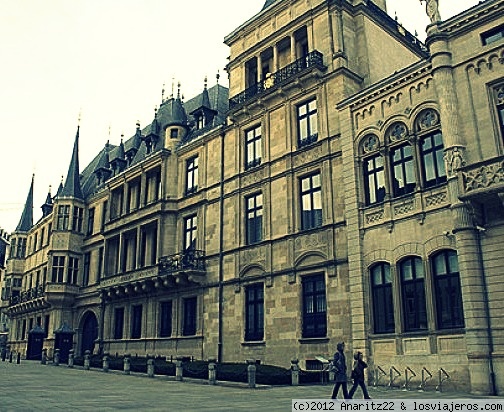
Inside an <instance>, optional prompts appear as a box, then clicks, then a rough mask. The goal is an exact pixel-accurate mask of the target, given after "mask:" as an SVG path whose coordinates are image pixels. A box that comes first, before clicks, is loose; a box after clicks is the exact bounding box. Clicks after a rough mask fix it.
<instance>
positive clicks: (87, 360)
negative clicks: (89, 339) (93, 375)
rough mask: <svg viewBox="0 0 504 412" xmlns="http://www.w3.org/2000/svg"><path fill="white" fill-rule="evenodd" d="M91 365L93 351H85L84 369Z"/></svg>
mask: <svg viewBox="0 0 504 412" xmlns="http://www.w3.org/2000/svg"><path fill="white" fill-rule="evenodd" d="M90 366H91V352H90V351H88V350H87V351H85V352H84V370H87V371H88V370H89V368H90Z"/></svg>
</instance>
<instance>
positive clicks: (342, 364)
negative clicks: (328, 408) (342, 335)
mask: <svg viewBox="0 0 504 412" xmlns="http://www.w3.org/2000/svg"><path fill="white" fill-rule="evenodd" d="M344 351H345V343H344V342H339V343H338V344H337V345H336V353H335V354H334V358H333V360H332V370H333V372H334V380H335V384H334V388H333V392H332V399H336V398H337V396H338V392H339V388H340V386H341V388H342V390H343V397H344V398H345V399H349V398H350V397H349V395H348V388H347V380H348V378H347V367H346V359H345V353H344Z"/></svg>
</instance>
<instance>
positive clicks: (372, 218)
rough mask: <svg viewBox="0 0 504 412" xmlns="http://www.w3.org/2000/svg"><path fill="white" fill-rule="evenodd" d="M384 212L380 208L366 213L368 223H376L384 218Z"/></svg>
mask: <svg viewBox="0 0 504 412" xmlns="http://www.w3.org/2000/svg"><path fill="white" fill-rule="evenodd" d="M383 215H384V212H383V210H378V211H377V212H372V213H369V214H367V215H366V222H367V223H375V222H379V221H380V220H382V219H383Z"/></svg>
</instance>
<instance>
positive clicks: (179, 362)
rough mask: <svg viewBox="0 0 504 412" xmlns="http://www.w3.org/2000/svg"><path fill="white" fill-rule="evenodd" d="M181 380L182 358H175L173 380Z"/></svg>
mask: <svg viewBox="0 0 504 412" xmlns="http://www.w3.org/2000/svg"><path fill="white" fill-rule="evenodd" d="M183 379H184V377H183V370H182V357H180V356H177V359H176V360H175V380H176V381H182V380H183Z"/></svg>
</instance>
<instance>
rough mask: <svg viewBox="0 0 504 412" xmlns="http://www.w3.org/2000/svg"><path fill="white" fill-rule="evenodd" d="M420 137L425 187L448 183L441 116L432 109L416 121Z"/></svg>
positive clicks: (423, 112)
mask: <svg viewBox="0 0 504 412" xmlns="http://www.w3.org/2000/svg"><path fill="white" fill-rule="evenodd" d="M415 125H416V126H415V129H416V132H417V134H418V135H419V143H420V157H421V170H422V179H423V184H424V187H426V188H429V187H432V186H436V185H439V184H441V183H445V182H446V170H445V164H444V158H443V155H444V145H443V135H442V134H441V131H440V129H439V127H440V123H439V115H438V114H437V112H436V111H434V110H432V109H427V110H423V111H422V112H420V114H419V115H418V117H417V119H416V123H415Z"/></svg>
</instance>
